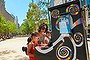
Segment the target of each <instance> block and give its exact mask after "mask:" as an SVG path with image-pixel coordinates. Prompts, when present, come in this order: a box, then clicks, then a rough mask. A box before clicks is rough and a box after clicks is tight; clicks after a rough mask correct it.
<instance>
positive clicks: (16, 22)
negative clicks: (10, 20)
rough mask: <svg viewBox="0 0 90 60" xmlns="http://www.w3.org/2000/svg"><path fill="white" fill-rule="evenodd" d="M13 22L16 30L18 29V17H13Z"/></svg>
mask: <svg viewBox="0 0 90 60" xmlns="http://www.w3.org/2000/svg"><path fill="white" fill-rule="evenodd" d="M14 22H15V24H16V27H17V29H18V28H19V23H18V17H17V16H16V17H15V21H14Z"/></svg>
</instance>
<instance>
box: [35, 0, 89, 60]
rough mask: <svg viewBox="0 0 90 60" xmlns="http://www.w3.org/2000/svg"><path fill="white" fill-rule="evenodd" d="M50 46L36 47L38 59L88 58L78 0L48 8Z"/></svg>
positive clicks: (68, 59) (75, 59) (65, 59)
mask: <svg viewBox="0 0 90 60" xmlns="http://www.w3.org/2000/svg"><path fill="white" fill-rule="evenodd" d="M49 11H50V13H51V24H52V32H51V41H52V46H50V47H48V48H47V49H41V48H39V47H36V49H35V56H36V57H37V58H38V60H88V47H87V39H86V32H85V28H84V24H83V23H84V22H83V17H82V14H81V12H82V9H81V7H80V2H79V1H72V2H69V3H65V4H61V5H58V6H54V7H51V8H49Z"/></svg>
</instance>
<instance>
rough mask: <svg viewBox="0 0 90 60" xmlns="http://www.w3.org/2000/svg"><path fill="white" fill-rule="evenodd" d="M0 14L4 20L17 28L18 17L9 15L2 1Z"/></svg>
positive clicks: (0, 2) (2, 0)
mask: <svg viewBox="0 0 90 60" xmlns="http://www.w3.org/2000/svg"><path fill="white" fill-rule="evenodd" d="M0 13H1V14H2V15H3V16H4V17H5V19H6V20H10V21H12V22H14V23H15V24H16V27H17V28H19V23H18V17H17V16H16V17H15V16H14V15H13V14H10V13H8V12H7V11H6V8H5V1H4V0H0Z"/></svg>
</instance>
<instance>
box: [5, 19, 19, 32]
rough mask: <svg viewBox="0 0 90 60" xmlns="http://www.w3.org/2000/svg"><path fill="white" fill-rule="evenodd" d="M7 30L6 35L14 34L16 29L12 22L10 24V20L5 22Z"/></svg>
mask: <svg viewBox="0 0 90 60" xmlns="http://www.w3.org/2000/svg"><path fill="white" fill-rule="evenodd" d="M7 28H8V33H16V31H17V28H16V25H15V23H14V22H11V21H10V20H8V21H7Z"/></svg>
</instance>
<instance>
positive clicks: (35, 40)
mask: <svg viewBox="0 0 90 60" xmlns="http://www.w3.org/2000/svg"><path fill="white" fill-rule="evenodd" d="M37 35H38V34H37V33H32V34H31V38H30V40H29V43H28V44H27V45H28V47H27V55H28V56H29V58H30V60H37V58H36V57H35V56H34V51H35V47H36V46H37V45H38V37H37Z"/></svg>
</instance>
